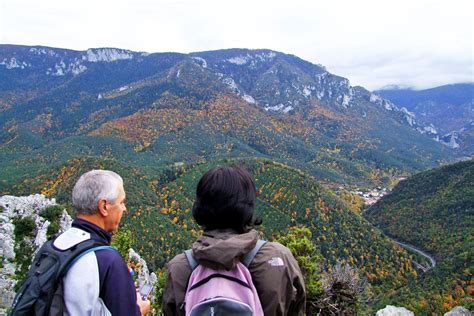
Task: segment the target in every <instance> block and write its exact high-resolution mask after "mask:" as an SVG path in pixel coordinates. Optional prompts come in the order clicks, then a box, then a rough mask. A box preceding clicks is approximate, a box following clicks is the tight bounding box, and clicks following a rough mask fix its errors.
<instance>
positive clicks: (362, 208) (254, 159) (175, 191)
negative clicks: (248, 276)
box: [0, 45, 474, 313]
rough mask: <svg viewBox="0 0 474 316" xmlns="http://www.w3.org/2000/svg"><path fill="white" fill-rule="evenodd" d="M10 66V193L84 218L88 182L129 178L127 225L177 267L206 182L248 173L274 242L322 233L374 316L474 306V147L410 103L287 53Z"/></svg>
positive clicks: (16, 49) (9, 58) (72, 59)
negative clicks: (444, 134) (215, 170)
mask: <svg viewBox="0 0 474 316" xmlns="http://www.w3.org/2000/svg"><path fill="white" fill-rule="evenodd" d="M0 61H3V62H2V63H0V126H1V128H0V195H15V196H28V195H30V194H34V193H40V194H43V195H44V196H45V197H47V198H55V199H56V201H57V202H58V203H59V204H61V205H62V206H63V207H64V208H65V209H67V210H68V211H69V212H70V213H71V212H72V211H71V210H72V208H71V201H70V193H71V190H72V186H73V184H74V182H75V181H76V180H77V178H78V176H79V175H80V174H82V173H84V172H86V171H88V170H91V169H110V170H114V171H116V172H117V173H119V174H121V175H122V177H123V178H124V182H125V188H126V191H127V208H128V212H127V213H126V215H125V216H124V219H123V222H122V229H123V230H124V231H125V232H127V233H129V234H130V236H131V237H130V243H131V245H132V246H133V248H134V249H135V250H136V251H137V252H138V253H139V254H140V255H141V256H142V258H144V259H146V261H147V263H148V266H149V267H150V268H151V269H153V270H154V271H162V270H161V269H162V268H163V267H164V265H165V263H166V262H167V261H169V260H170V259H171V258H172V257H173V256H174V255H176V254H178V253H180V252H182V251H183V250H184V249H188V248H189V247H190V245H191V244H192V242H193V241H194V240H195V239H196V237H197V236H198V235H199V234H200V233H201V231H200V228H199V227H198V226H197V225H196V224H195V222H194V220H193V218H192V215H191V211H190V210H191V208H192V203H193V200H194V192H195V188H196V184H197V181H198V179H199V177H200V176H201V175H202V174H203V173H204V172H205V171H206V170H208V169H209V168H211V167H214V166H217V165H240V166H243V167H245V168H246V169H247V170H249V171H250V172H251V173H252V175H253V177H254V179H255V182H256V186H257V190H258V197H257V206H256V213H257V215H258V216H260V217H261V218H262V220H263V224H262V225H261V226H259V227H258V230H259V232H260V234H261V236H262V238H265V239H268V240H273V239H274V238H277V236H279V235H280V234H282V233H284V232H286V231H288V229H290V228H295V227H296V228H305V229H308V230H309V232H310V240H311V241H312V244H313V245H314V246H315V248H316V250H315V252H316V254H317V255H316V257H317V261H318V267H317V269H318V273H322V272H323V271H329V270H330V269H332V267H334V266H336V265H337V264H348V265H349V266H351V267H353V268H354V269H357V271H358V272H357V273H359V275H360V276H361V278H363V279H364V280H367V284H368V285H367V290H368V292H370V293H371V297H370V299H368V300H367V302H366V303H364V304H365V305H364V308H365V310H366V311H370V312H373V311H374V310H376V309H377V308H382V307H384V306H385V305H386V304H400V306H407V307H409V308H410V309H411V310H413V311H415V312H417V313H418V312H420V313H435V312H439V311H447V310H448V307H449V308H451V307H453V304H454V302H456V303H460V304H461V303H462V304H465V305H467V306H472V305H469V304H470V303H469V301H466V297H467V296H468V294H469V293H470V292H469V291H470V289H472V288H471V286H472V284H471V283H472V282H471V281H470V280H468V275H469V273H471V268H472V266H471V265H470V264H469V263H468V258H469V257H470V256H471V250H470V249H472V247H471V248H470V247H469V242H470V238H471V237H472V233H473V228H472V224H471V223H472V205H473V201H474V198H473V196H472V187H474V185H472V179H473V176H472V161H473V160H472V152H470V151H469V148H470V147H469V146H470V145H472V143H471V141H470V138H464V139H465V142H464V144H465V145H466V144H467V145H466V147H463V148H462V149H460V150H457V149H455V148H451V147H449V146H446V145H445V144H443V142H442V141H440V138H439V137H438V138H436V135H434V134H433V133H432V132H431V129H430V125H429V123H427V122H424V121H423V120H419V119H418V117H417V116H416V115H415V114H413V113H411V112H410V111H408V110H406V108H403V107H402V106H401V105H398V104H396V103H395V102H392V101H389V100H387V99H384V98H382V97H380V96H379V95H377V94H375V93H373V92H370V91H368V90H367V89H365V88H363V87H358V86H355V87H354V86H351V84H350V82H349V80H347V79H346V78H343V77H340V76H337V75H335V74H332V73H330V72H328V71H327V70H326V69H325V68H324V67H323V66H321V65H316V64H312V63H310V62H307V61H305V60H302V59H301V58H298V57H297V56H294V55H289V54H285V53H280V52H276V51H272V50H248V49H228V50H217V51H207V52H197V53H190V54H180V53H153V54H144V53H140V52H133V51H128V50H123V49H114V48H97V49H89V50H87V51H73V50H65V49H57V48H49V47H40V46H35V47H30V46H18V45H0ZM466 135H468V134H466ZM469 155H471V156H469ZM466 156H468V157H471V158H470V160H469V159H468V160H467V161H464V162H458V163H457V164H453V163H454V162H456V161H458V160H459V159H462V158H463V157H466ZM439 166H445V167H443V168H444V169H443V168H442V169H440V170H438V169H433V168H437V167H439ZM427 170H428V171H427ZM431 173H432V175H431ZM420 179H421V180H420ZM392 189H393V190H392ZM371 223H372V224H374V225H375V227H374V226H372V224H371ZM450 227H456V229H454V230H453V233H449V228H450ZM137 236H140V237H137ZM387 236H390V237H392V238H394V239H396V240H401V241H403V244H400V245H401V246H400V245H397V244H395V243H394V242H392V240H391V239H390V238H389V237H387ZM442 238H445V239H446V242H445V241H443V239H442ZM406 243H408V244H409V245H408V244H406ZM411 245H413V246H411ZM405 248H408V249H410V250H409V251H407V250H406V249H405ZM416 248H419V249H423V250H425V251H426V252H428V253H430V254H433V257H430V256H428V255H427V254H425V253H424V252H423V251H417V250H416ZM450 258H451V259H450ZM417 265H418V266H417ZM420 265H421V266H420ZM428 265H430V266H431V267H430V268H429V269H427V267H428ZM18 277H21V276H18ZM449 295H451V296H449ZM444 304H446V305H444Z"/></svg>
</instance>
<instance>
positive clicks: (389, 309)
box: [376, 305, 415, 316]
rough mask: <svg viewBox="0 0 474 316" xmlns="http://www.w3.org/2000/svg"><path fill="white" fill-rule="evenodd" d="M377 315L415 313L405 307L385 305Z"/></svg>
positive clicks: (400, 315) (404, 315)
mask: <svg viewBox="0 0 474 316" xmlns="http://www.w3.org/2000/svg"><path fill="white" fill-rule="evenodd" d="M376 315H377V316H414V315H415V313H413V312H412V311H410V310H408V309H406V308H405V307H397V306H392V305H387V306H385V308H384V309H381V310H379V311H378V312H377V314H376Z"/></svg>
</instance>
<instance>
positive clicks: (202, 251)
mask: <svg viewBox="0 0 474 316" xmlns="http://www.w3.org/2000/svg"><path fill="white" fill-rule="evenodd" d="M255 198H256V189H255V184H254V182H253V179H252V177H251V175H250V174H249V173H248V172H247V171H246V170H244V169H242V168H240V167H216V168H213V169H211V170H209V171H208V172H206V173H205V174H204V175H203V176H202V178H201V179H200V180H199V183H198V186H197V190H196V199H195V201H194V205H193V217H194V219H195V220H196V222H197V223H198V224H199V225H200V226H201V227H202V228H203V230H204V234H203V235H202V236H201V237H200V238H199V239H198V240H197V241H196V242H195V243H194V244H193V247H192V257H194V259H195V260H196V261H197V263H198V264H199V265H202V266H205V267H209V268H211V269H215V270H227V271H229V270H232V269H234V268H235V267H236V265H237V264H238V263H239V262H240V261H241V260H242V259H243V258H244V257H245V255H246V254H248V253H249V252H251V251H252V250H253V249H254V247H255V246H256V244H257V241H258V233H257V231H256V230H254V227H255V226H256V225H259V224H261V220H260V219H258V218H256V217H255V214H254V209H255ZM167 268H168V279H167V282H166V286H165V290H164V294H163V309H164V313H165V315H184V314H185V310H184V300H185V295H186V289H187V285H188V280H189V278H190V275H191V273H192V271H193V270H192V268H191V265H190V263H189V261H188V259H187V258H186V255H185V254H179V255H177V256H176V257H174V258H173V260H171V261H170V262H169V263H168V265H167ZM248 270H249V272H250V275H251V278H252V281H253V284H254V285H255V289H256V291H257V293H258V298H259V300H260V303H261V305H262V309H263V312H264V314H265V315H272V316H273V315H304V311H305V297H306V293H305V286H304V280H303V276H302V274H301V271H300V268H299V267H298V264H297V262H296V260H295V258H294V257H293V255H292V254H291V252H290V251H289V249H288V248H286V247H284V246H283V245H281V244H279V243H275V242H266V243H265V244H263V246H262V247H261V248H260V249H259V250H258V252H257V253H256V255H255V257H254V258H253V260H252V261H251V263H250V264H249V265H248Z"/></svg>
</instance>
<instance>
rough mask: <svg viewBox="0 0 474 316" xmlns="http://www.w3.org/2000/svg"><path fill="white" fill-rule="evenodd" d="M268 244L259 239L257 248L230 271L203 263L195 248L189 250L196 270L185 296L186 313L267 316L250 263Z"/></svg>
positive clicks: (189, 256) (187, 255)
mask: <svg viewBox="0 0 474 316" xmlns="http://www.w3.org/2000/svg"><path fill="white" fill-rule="evenodd" d="M265 243H266V241H263V240H258V241H257V245H256V246H255V248H254V249H252V251H250V252H249V253H248V254H247V255H246V256H245V257H244V258H243V260H242V262H239V263H238V264H237V265H236V267H235V268H234V269H233V270H230V271H227V270H214V269H211V268H208V267H204V266H202V265H199V264H198V263H197V262H196V260H195V259H194V258H193V254H192V250H191V249H189V250H186V252H185V254H186V258H187V259H188V261H189V264H190V265H191V268H192V270H193V272H192V274H191V276H190V278H189V281H188V288H187V290H186V296H185V298H184V306H185V312H186V316H201V315H209V316H211V315H212V316H219V315H235V316H237V315H249V316H250V315H253V316H263V309H262V305H261V304H260V299H259V298H258V294H257V290H256V289H255V286H254V285H253V282H252V276H251V275H250V272H249V270H248V266H249V265H250V262H252V260H253V258H254V257H255V255H256V254H257V252H258V251H259V250H260V248H261V247H262V246H263V245H264V244H265Z"/></svg>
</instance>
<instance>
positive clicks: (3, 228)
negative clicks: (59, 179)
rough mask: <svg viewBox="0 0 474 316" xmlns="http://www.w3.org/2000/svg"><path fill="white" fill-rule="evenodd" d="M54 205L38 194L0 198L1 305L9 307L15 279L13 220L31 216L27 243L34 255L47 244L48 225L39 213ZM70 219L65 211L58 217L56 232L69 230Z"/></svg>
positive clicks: (50, 200)
mask: <svg viewBox="0 0 474 316" xmlns="http://www.w3.org/2000/svg"><path fill="white" fill-rule="evenodd" d="M53 205H56V200H55V199H48V198H45V197H44V196H43V195H41V194H34V195H30V196H21V197H16V196H10V195H5V196H1V197H0V260H1V261H2V268H1V273H0V306H9V305H11V302H12V300H13V298H14V295H15V292H14V291H13V288H14V286H15V284H16V281H15V279H14V275H15V272H16V270H17V266H16V263H15V235H14V232H15V225H14V224H13V221H14V219H16V218H25V217H31V218H32V219H33V221H34V223H35V229H34V237H33V238H31V240H26V242H27V243H28V244H31V245H32V246H33V249H34V251H33V253H32V258H33V256H34V254H35V253H36V252H37V251H38V249H39V248H40V247H41V245H42V244H43V243H44V242H45V241H46V239H47V238H46V233H47V230H48V226H49V225H50V222H49V221H48V220H46V219H44V218H43V217H41V216H40V212H41V210H43V209H44V208H46V207H48V206H53ZM71 222H72V219H71V217H70V216H69V214H68V213H67V212H66V210H63V213H62V215H61V218H60V228H59V232H63V231H65V230H66V229H68V228H69V227H71Z"/></svg>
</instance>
